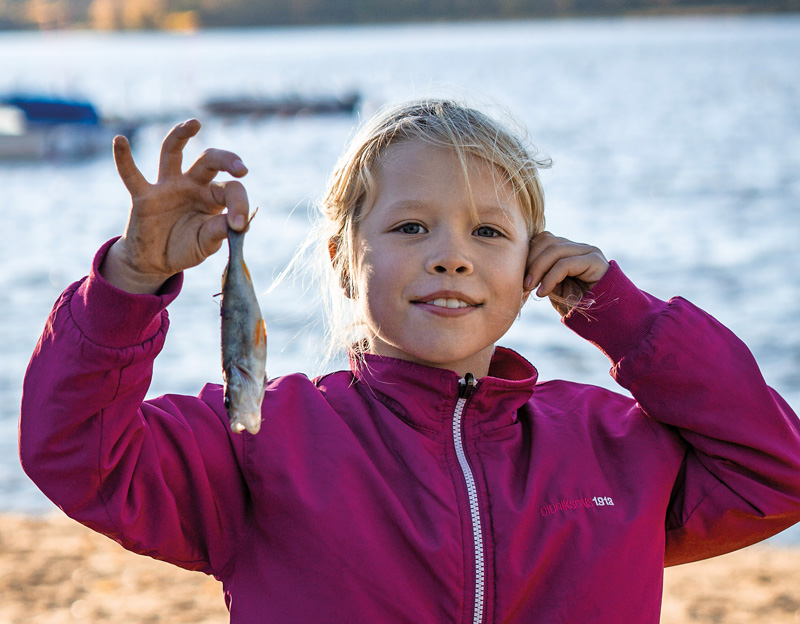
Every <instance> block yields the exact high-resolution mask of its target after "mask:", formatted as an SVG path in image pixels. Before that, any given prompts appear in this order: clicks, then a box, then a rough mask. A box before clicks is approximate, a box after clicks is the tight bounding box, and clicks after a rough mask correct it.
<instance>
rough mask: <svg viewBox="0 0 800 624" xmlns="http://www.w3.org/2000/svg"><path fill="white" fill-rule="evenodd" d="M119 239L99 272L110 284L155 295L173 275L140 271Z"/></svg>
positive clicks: (135, 293)
mask: <svg viewBox="0 0 800 624" xmlns="http://www.w3.org/2000/svg"><path fill="white" fill-rule="evenodd" d="M122 240H123V239H121V238H120V239H118V240H117V241H116V242H115V243H114V244H113V245H112V246H111V247H110V248H109V250H108V252H107V253H106V256H105V258H103V261H102V263H101V264H100V266H99V273H100V275H101V276H102V277H103V279H105V280H106V281H107V282H108V283H109V284H111V285H112V286H114V287H115V288H119V289H120V290H123V291H125V292H127V293H130V294H133V295H155V294H156V293H157V292H158V291H159V290H160V289H161V287H162V286H163V285H164V282H166V281H167V280H168V279H169V278H170V277H171V276H170V275H152V274H147V273H143V272H141V271H138V270H137V269H136V268H135V267H134V266H133V265H132V263H131V262H130V259H129V258H128V256H127V254H126V253H125V251H124V248H123V245H124V243H123V242H122Z"/></svg>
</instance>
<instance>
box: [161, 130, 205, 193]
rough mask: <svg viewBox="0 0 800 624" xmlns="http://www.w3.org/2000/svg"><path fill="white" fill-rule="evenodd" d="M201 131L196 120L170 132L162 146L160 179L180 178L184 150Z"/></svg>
mask: <svg viewBox="0 0 800 624" xmlns="http://www.w3.org/2000/svg"><path fill="white" fill-rule="evenodd" d="M199 131H200V122H199V121H197V120H196V119H190V120H188V121H184V122H183V123H181V124H178V125H177V126H175V127H174V128H173V129H172V130H170V131H169V134H167V136H166V138H165V139H164V142H163V143H162V144H161V158H160V160H159V163H158V179H159V180H164V179H166V178H169V177H174V176H179V175H181V173H182V170H181V166H182V164H183V148H184V147H186V144H187V143H188V142H189V139H191V138H192V137H193V136H194V135H196V134H197V133H198V132H199Z"/></svg>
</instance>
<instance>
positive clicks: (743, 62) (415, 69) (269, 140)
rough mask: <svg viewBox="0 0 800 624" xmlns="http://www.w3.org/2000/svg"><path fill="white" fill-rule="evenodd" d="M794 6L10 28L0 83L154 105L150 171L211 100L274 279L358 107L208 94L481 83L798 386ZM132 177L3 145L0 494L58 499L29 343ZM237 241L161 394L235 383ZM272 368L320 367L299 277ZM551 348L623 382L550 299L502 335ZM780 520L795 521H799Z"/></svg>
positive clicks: (271, 308) (665, 271) (799, 116)
mask: <svg viewBox="0 0 800 624" xmlns="http://www.w3.org/2000/svg"><path fill="white" fill-rule="evenodd" d="M799 58H800V16H776V17H735V18H728V17H713V18H694V19H608V20H606V19H604V20H577V21H530V22H509V23H494V24H487V23H476V24H462V25H449V24H429V25H414V26H390V27H388V26H387V27H350V28H305V29H271V30H269V29H265V30H238V31H223V32H203V33H198V34H192V35H174V34H163V33H141V34H103V33H81V32H73V33H44V34H40V33H19V34H18V33H2V34H0V59H2V69H1V70H0V93H2V92H5V91H9V90H12V89H28V90H44V91H47V92H51V93H67V94H70V93H75V94H80V95H83V96H86V97H88V98H90V99H91V100H92V101H94V102H96V104H97V105H98V106H99V107H100V109H101V111H102V112H103V113H104V114H106V115H123V116H137V117H147V118H149V119H151V120H152V122H151V123H149V124H148V125H147V126H146V127H144V128H143V129H142V132H141V134H140V136H139V141H138V143H137V145H136V149H135V157H136V159H137V162H138V163H139V164H140V166H141V168H142V169H143V171H145V173H146V174H147V175H148V176H152V175H153V173H154V171H155V167H156V159H157V153H158V146H159V143H160V140H161V138H162V137H163V135H164V133H165V132H166V131H167V130H168V129H169V127H170V126H171V125H172V124H173V123H175V122H178V121H181V120H182V119H185V118H187V117H189V116H199V117H200V118H201V119H202V120H203V121H204V129H203V130H202V132H201V135H200V136H199V137H198V138H197V139H196V140H195V141H193V143H192V144H190V146H189V148H188V149H187V152H188V153H189V160H191V159H193V157H194V156H196V155H198V154H199V153H200V152H201V151H202V150H203V149H205V148H206V147H209V146H215V147H222V148H226V149H231V150H234V151H237V152H238V153H239V154H240V155H241V156H242V158H243V160H244V162H245V163H246V164H247V165H248V166H249V168H250V172H251V173H250V175H249V176H248V177H247V178H246V184H247V188H248V192H249V195H250V198H251V204H252V205H254V206H259V207H260V212H259V216H258V218H257V219H256V221H254V223H253V230H252V232H251V233H250V234H249V236H248V242H247V256H248V263H249V264H250V266H251V269H252V270H253V273H254V275H255V281H256V286H257V288H258V289H259V290H262V291H263V290H266V288H267V287H268V286H269V284H270V283H271V280H272V277H273V276H274V275H276V274H277V272H278V271H280V270H281V269H282V268H283V267H284V266H285V264H286V263H287V261H288V259H289V258H290V257H291V254H292V252H293V250H294V249H295V247H296V246H297V244H298V242H299V241H300V240H301V239H302V237H303V235H304V233H305V231H306V229H307V227H308V219H309V217H308V214H309V211H308V207H309V205H310V204H311V203H312V202H313V201H314V199H315V198H316V197H318V195H319V194H320V191H321V189H322V187H323V184H324V181H325V178H326V176H327V174H328V172H329V170H330V168H331V167H332V165H333V163H334V161H335V159H336V157H337V156H338V154H339V153H340V151H341V150H342V148H343V146H344V144H345V142H346V140H347V138H348V137H349V136H350V133H351V132H352V128H353V124H354V122H355V118H354V117H346V116H340V117H327V118H298V119H272V120H262V121H240V122H233V123H232V122H224V121H221V120H218V119H214V118H211V117H209V116H207V115H205V114H204V113H203V112H202V110H201V104H202V102H204V101H205V100H206V99H209V98H217V97H228V96H230V97H235V96H238V95H256V96H257V95H280V94H285V93H292V92H296V93H305V94H328V93H331V94H339V93H344V92H346V91H349V90H358V91H359V92H360V93H361V94H362V95H363V96H364V98H365V103H364V108H365V111H369V110H373V109H374V108H375V107H377V106H379V105H381V104H383V103H386V102H390V101H395V100H401V99H407V98H410V97H420V96H430V95H449V96H455V97H459V98H466V99H468V100H470V101H471V102H473V103H475V104H478V105H481V106H484V107H485V108H488V109H489V110H490V111H495V112H497V113H498V114H506V113H509V114H511V115H512V116H513V117H514V118H516V119H517V120H519V121H520V122H521V123H523V124H524V125H525V126H526V127H527V128H528V130H529V132H530V135H531V138H532V141H533V142H534V143H535V144H536V145H537V146H538V147H539V148H540V149H541V150H542V151H543V152H544V153H546V154H547V155H549V156H550V157H552V159H553V161H554V167H553V168H552V169H551V170H549V171H547V172H545V174H544V183H545V188H546V192H547V197H548V212H547V214H548V228H549V229H551V230H552V231H554V232H556V233H558V234H560V235H563V236H566V237H568V238H572V239H575V240H579V241H583V242H591V243H592V244H595V245H597V246H599V247H600V248H601V249H603V250H604V252H605V253H606V255H607V256H608V257H610V258H615V259H617V260H618V261H619V262H620V264H621V265H622V267H623V268H624V269H625V271H626V272H627V273H628V275H629V276H631V277H632V278H633V280H634V281H635V282H636V283H637V284H638V285H639V286H640V287H642V288H644V289H645V290H648V291H649V292H651V293H653V294H655V295H657V296H660V297H662V298H668V297H670V296H672V295H676V294H681V295H683V296H685V297H687V298H689V299H690V300H692V301H694V302H695V303H697V304H698V305H700V306H701V307H703V308H705V309H706V310H708V311H709V312H711V313H712V314H714V315H715V316H717V317H718V318H719V319H721V320H722V321H723V322H724V323H726V324H727V325H728V326H729V327H731V328H732V329H733V330H734V331H735V332H736V333H737V334H738V335H739V336H741V337H742V338H743V339H744V340H745V342H747V344H748V345H749V346H750V347H751V349H752V350H753V352H754V353H755V356H756V358H757V359H758V361H759V363H760V364H761V366H762V369H763V371H764V374H765V376H766V377H767V379H768V380H769V382H770V383H771V384H772V385H773V386H775V387H776V388H777V389H778V390H779V391H780V392H781V393H782V394H783V395H784V396H785V397H786V398H787V399H788V401H789V402H790V403H791V404H792V405H793V406H794V407H795V409H797V408H798V407H800V330H799V329H798V328H799V327H800V308H799V307H798V306H797V305H796V303H795V302H797V301H798V300H800V250H798V243H800V177H798V171H800V63H798V61H797V59H799ZM127 205H128V198H127V194H126V192H125V189H124V187H123V186H122V184H121V183H120V182H119V181H118V179H117V176H116V172H115V170H114V166H113V162H112V160H111V156H110V151H109V152H108V153H107V154H104V155H103V156H101V157H98V158H96V159H93V160H90V161H84V162H79V163H41V164H30V163H29V164H22V163H5V164H0V209H1V210H2V222H3V227H2V228H0V285H1V286H2V290H3V292H4V293H5V297H4V298H3V299H2V301H0V321H1V322H0V344H2V345H3V346H2V349H3V357H2V358H0V511H2V510H18V511H26V512H39V511H43V510H47V509H49V508H50V503H48V502H47V501H46V500H45V499H44V497H43V496H42V495H41V494H39V493H38V491H37V490H36V489H35V487H34V486H32V485H31V484H30V483H29V482H28V481H27V479H26V478H25V476H24V475H23V473H22V471H21V469H20V468H19V466H18V460H17V451H16V422H17V417H18V406H19V399H20V393H21V383H22V377H23V374H24V370H25V366H26V364H27V361H28V358H29V357H30V353H31V351H32V350H33V347H34V345H35V343H36V340H37V338H38V335H39V332H40V331H41V328H42V325H43V323H44V320H45V317H46V315H47V313H48V311H49V309H50V306H51V305H52V303H53V301H54V300H55V298H56V297H57V296H58V294H59V293H60V292H61V290H62V289H63V288H65V287H66V286H67V285H68V284H69V283H70V282H71V281H73V280H75V279H77V278H79V277H81V276H82V275H84V274H85V273H86V271H87V268H88V266H89V263H90V260H91V257H92V255H93V254H94V252H95V250H96V249H97V248H98V247H99V246H100V245H101V244H102V243H103V242H104V241H105V240H107V239H108V238H110V237H112V236H114V235H116V234H118V233H120V232H121V231H122V228H123V226H124V223H125V218H126V210H127ZM224 263H225V258H224V257H222V255H220V257H217V258H213V259H212V260H210V261H209V262H208V263H206V264H205V265H203V266H202V267H200V268H198V269H196V270H194V271H191V272H190V273H189V274H188V275H187V279H186V287H185V290H184V292H183V294H182V296H181V297H180V298H179V299H178V301H177V302H176V303H175V304H174V305H173V306H172V308H171V316H172V321H173V324H172V330H171V333H170V336H169V338H168V340H167V345H166V348H165V351H164V353H163V355H162V356H161V357H160V358H159V360H158V361H157V364H156V372H155V381H154V384H153V387H152V390H151V394H160V393H163V392H167V391H171V392H184V393H196V392H197V391H198V390H199V388H200V387H201V386H202V384H203V383H205V382H206V381H214V380H217V381H218V380H220V379H221V375H220V370H219V354H218V348H219V346H218V341H219V311H218V306H217V303H216V301H215V300H214V299H213V295H214V294H215V293H216V292H218V290H219V277H220V274H221V271H222V268H223V266H224ZM261 303H262V307H263V308H264V311H265V316H266V317H267V320H268V324H269V336H270V345H269V346H270V350H269V360H268V370H269V373H270V375H271V376H276V375H280V374H284V373H288V372H293V371H297V370H301V371H305V372H310V373H314V372H319V371H318V369H317V368H316V366H317V363H316V355H317V353H318V350H319V349H318V344H319V341H320V327H319V322H318V318H319V311H318V310H317V309H316V307H315V305H314V301H313V298H312V297H310V296H307V295H304V294H303V292H302V288H301V286H300V285H299V284H298V285H293V284H287V285H286V286H283V287H281V288H280V289H278V290H277V291H275V292H274V293H272V294H271V295H270V296H269V297H267V296H262V297H261ZM504 343H505V344H507V345H509V346H511V347H514V348H516V349H519V350H521V351H522V352H523V353H524V354H526V355H527V356H528V357H529V358H530V359H531V360H532V361H533V362H534V363H535V364H536V365H537V367H538V368H539V370H540V374H541V376H542V378H545V379H549V378H554V377H566V378H569V379H574V380H578V381H585V382H590V383H596V384H600V385H604V386H607V387H613V386H614V382H613V380H611V378H610V377H609V376H608V373H607V371H608V363H607V361H606V359H605V357H604V356H602V355H601V354H600V353H599V352H597V351H596V350H595V349H594V347H592V346H591V345H587V344H584V343H583V342H582V341H581V340H580V339H578V338H577V337H575V336H574V335H573V334H571V333H570V332H569V331H568V330H565V329H564V328H563V327H562V326H561V325H560V323H559V322H558V318H557V315H556V314H555V313H554V311H553V310H552V309H551V307H550V305H549V304H548V303H547V302H535V303H531V304H529V305H528V306H527V308H526V310H525V311H524V312H523V315H522V318H521V319H520V320H519V321H518V322H517V324H516V325H515V327H514V328H513V329H512V331H511V332H510V333H509V335H508V336H507V337H506V339H505V340H504ZM782 538H783V539H786V540H794V541H800V532H798V531H797V530H795V531H793V532H792V531H790V532H788V533H787V534H785V535H784V536H782Z"/></svg>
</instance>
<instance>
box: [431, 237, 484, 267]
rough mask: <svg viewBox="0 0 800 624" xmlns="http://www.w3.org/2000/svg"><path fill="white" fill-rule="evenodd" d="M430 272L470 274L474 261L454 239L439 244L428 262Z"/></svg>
mask: <svg viewBox="0 0 800 624" xmlns="http://www.w3.org/2000/svg"><path fill="white" fill-rule="evenodd" d="M425 268H426V270H427V271H428V272H429V273H449V274H457V275H469V274H470V273H472V269H473V266H472V261H471V260H470V259H469V258H468V257H467V255H466V254H464V253H463V252H462V251H461V250H460V249H459V247H458V246H457V245H454V244H453V242H452V241H448V242H446V243H442V244H439V245H437V248H436V249H435V250H434V252H433V253H432V254H431V255H430V256H429V258H428V261H427V263H426V267H425Z"/></svg>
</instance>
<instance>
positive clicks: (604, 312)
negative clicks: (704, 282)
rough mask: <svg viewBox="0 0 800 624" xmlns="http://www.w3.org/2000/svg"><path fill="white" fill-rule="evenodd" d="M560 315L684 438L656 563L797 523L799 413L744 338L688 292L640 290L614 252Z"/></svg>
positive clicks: (717, 549) (645, 406)
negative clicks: (579, 300)
mask: <svg viewBox="0 0 800 624" xmlns="http://www.w3.org/2000/svg"><path fill="white" fill-rule="evenodd" d="M588 297H589V298H592V299H593V300H594V301H593V303H592V305H591V306H590V307H589V308H588V309H587V310H573V311H572V312H571V313H570V314H569V315H567V317H565V319H564V322H565V324H566V325H567V326H569V327H570V328H571V329H573V330H574V331H576V332H577V333H578V334H579V335H581V336H583V337H584V338H586V339H588V340H590V341H591V342H593V343H594V344H596V345H597V346H598V347H600V348H601V349H602V350H603V351H604V352H605V353H606V355H607V356H608V357H609V358H610V359H611V361H612V362H613V363H614V365H613V367H612V369H611V374H612V376H613V377H614V378H615V379H616V380H617V382H618V383H619V384H620V385H621V386H623V387H624V388H626V389H627V390H629V391H630V392H631V394H632V395H633V397H634V399H635V400H636V401H637V403H638V405H639V407H640V408H641V410H642V411H643V412H644V414H645V415H646V416H647V417H649V418H651V419H653V420H655V421H658V422H659V423H662V424H664V425H668V426H669V427H670V428H674V430H675V431H677V432H678V434H679V435H680V436H681V438H682V439H683V440H684V441H685V442H686V443H687V445H686V447H685V448H686V452H685V455H684V456H683V460H682V464H681V465H680V468H679V470H678V474H677V478H676V482H675V484H674V487H673V492H672V497H671V500H670V501H669V507H668V509H667V512H666V555H665V565H676V564H679V563H687V562H690V561H697V560H700V559H705V558H708V557H713V556H715V555H720V554H723V553H726V552H730V551H732V550H736V549H737V548H742V547H744V546H748V545H750V544H753V543H755V542H758V541H760V540H763V539H765V538H767V537H770V536H771V535H774V534H775V533H778V532H779V531H781V530H783V529H785V528H787V527H789V526H791V525H792V524H794V523H796V522H798V521H800V422H798V418H797V416H796V415H795V414H794V413H793V412H792V410H791V408H790V407H789V406H788V405H787V404H786V403H785V402H784V401H783V399H782V398H781V397H780V396H778V395H777V393H775V391H773V390H772V389H771V388H770V387H768V386H767V385H766V383H765V382H764V379H763V378H762V376H761V372H760V371H759V369H758V366H757V364H756V362H755V360H754V358H753V356H752V354H751V353H750V351H749V350H748V349H747V347H746V346H745V345H744V344H743V343H742V342H741V341H740V340H739V339H738V338H736V336H734V335H733V334H732V333H731V332H730V331H729V330H728V329H726V328H725V327H724V326H722V325H721V324H720V323H719V322H717V321H716V320H715V319H713V318H712V317H711V316H709V315H708V314H706V313H704V312H703V311H702V310H700V309H698V308H697V307H695V306H693V305H692V304H691V303H689V302H688V301H686V300H684V299H681V298H675V299H672V300H670V301H669V302H668V303H665V302H663V301H660V300H658V299H656V298H654V297H652V296H650V295H648V294H647V293H645V292H642V291H640V290H638V289H637V288H636V287H635V286H634V285H633V284H632V283H631V282H630V281H629V280H628V279H627V278H626V277H625V275H624V274H623V273H622V271H620V269H619V267H618V266H617V265H616V264H615V263H613V262H612V266H611V268H610V269H609V271H608V273H607V274H606V276H604V278H603V279H602V280H601V281H600V282H598V284H597V285H596V286H595V292H593V293H590V294H589V296H588Z"/></svg>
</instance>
